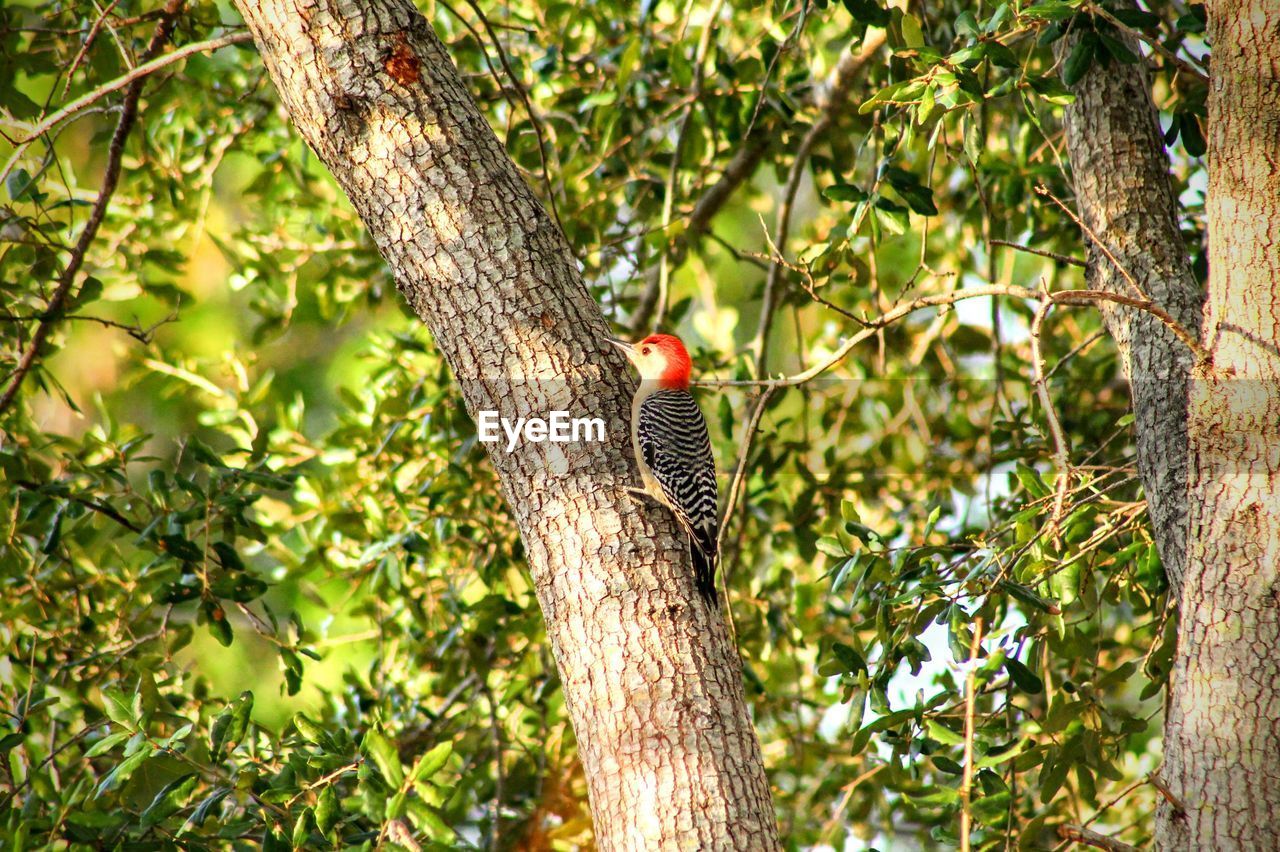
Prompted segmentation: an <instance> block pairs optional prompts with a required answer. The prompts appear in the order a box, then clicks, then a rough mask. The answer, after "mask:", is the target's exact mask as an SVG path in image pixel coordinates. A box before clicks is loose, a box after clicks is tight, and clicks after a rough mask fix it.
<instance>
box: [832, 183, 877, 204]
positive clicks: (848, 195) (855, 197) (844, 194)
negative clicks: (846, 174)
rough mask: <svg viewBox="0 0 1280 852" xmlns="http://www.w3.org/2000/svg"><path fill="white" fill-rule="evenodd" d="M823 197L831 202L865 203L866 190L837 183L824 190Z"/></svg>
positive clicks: (848, 184)
mask: <svg viewBox="0 0 1280 852" xmlns="http://www.w3.org/2000/svg"><path fill="white" fill-rule="evenodd" d="M822 196H823V197H824V198H826V199H829V200H831V201H865V200H866V199H867V193H866V191H865V190H863V189H860V188H858V187H856V186H854V185H853V184H851V183H837V184H834V185H832V186H829V187H827V188H826V189H824V190H822Z"/></svg>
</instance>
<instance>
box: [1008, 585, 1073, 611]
mask: <svg viewBox="0 0 1280 852" xmlns="http://www.w3.org/2000/svg"><path fill="white" fill-rule="evenodd" d="M996 587H997V588H999V589H1001V590H1003V591H1005V592H1008V593H1009V595H1010V596H1012V597H1013V598H1014V600H1017V601H1019V602H1021V603H1024V604H1029V605H1030V606H1033V607H1035V608H1036V609H1038V610H1041V611H1042V612H1047V613H1050V614H1051V615H1058V614H1059V613H1061V612H1062V608H1061V607H1059V606H1058V605H1057V604H1056V603H1054V602H1053V601H1051V600H1049V599H1048V598H1045V597H1041V596H1040V595H1038V594H1036V593H1035V592H1033V591H1031V589H1028V588H1027V587H1026V586H1024V585H1022V584H1021V583H1015V582H1013V581H1012V580H1001V581H1000V582H999V583H998V584H997V586H996Z"/></svg>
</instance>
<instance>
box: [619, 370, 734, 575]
mask: <svg viewBox="0 0 1280 852" xmlns="http://www.w3.org/2000/svg"><path fill="white" fill-rule="evenodd" d="M636 436H637V438H638V441H639V444H640V453H641V455H642V456H643V458H642V461H643V462H644V464H645V465H646V466H648V468H649V470H650V472H651V473H652V474H653V478H654V479H656V480H657V481H658V484H659V485H660V486H661V487H662V491H663V494H664V495H665V496H666V498H667V504H668V505H669V506H670V507H671V510H672V511H673V512H674V513H675V515H676V518H677V519H679V521H680V523H681V525H682V526H684V528H685V529H686V530H687V531H688V532H689V536H690V538H692V539H693V542H694V544H695V545H696V546H697V547H698V549H699V550H701V551H702V552H703V553H704V554H706V555H707V556H708V557H710V558H711V559H713V560H714V558H715V556H716V552H717V548H716V537H717V534H718V532H719V520H718V518H717V511H718V495H717V491H716V464H715V457H714V456H713V455H712V454H711V438H710V437H709V436H708V435H707V421H706V420H704V419H703V417H702V410H701V409H699V408H698V403H697V401H696V400H695V399H694V398H693V395H692V394H690V393H689V392H688V391H677V390H660V391H656V392H654V393H652V394H650V395H649V397H648V398H647V399H645V400H644V402H642V403H641V404H640V417H639V422H638V424H637V428H636Z"/></svg>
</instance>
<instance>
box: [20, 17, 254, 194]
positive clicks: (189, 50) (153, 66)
mask: <svg viewBox="0 0 1280 852" xmlns="http://www.w3.org/2000/svg"><path fill="white" fill-rule="evenodd" d="M252 39H253V36H252V34H250V33H248V32H236V33H230V34H228V35H224V36H220V37H219V38H213V39H209V40H208V41H198V42H195V43H193V44H186V45H183V46H182V47H180V48H178V49H177V50H175V51H173V52H172V53H166V54H165V55H164V56H156V57H154V58H152V59H150V60H148V61H146V62H143V63H142V64H141V65H139V66H138V67H137V68H134V69H133V70H132V71H130V72H129V73H128V74H123V75H121V76H119V77H117V78H115V79H114V80H112V81H111V82H109V83H104V84H103V85H101V86H99V87H98V88H96V89H94V90H93V91H92V92H88V93H86V94H84V95H81V96H80V97H78V98H76V99H75V100H74V101H72V102H71V103H69V104H67V105H66V106H64V107H63V108H62V109H60V110H58V111H57V112H55V113H54V114H53V115H50V116H48V117H46V118H45V119H44V120H42V121H41V122H40V123H39V124H37V125H36V126H35V127H33V128H32V129H31V132H30V133H29V134H27V137H26V138H25V139H23V140H21V141H19V142H17V145H16V147H15V148H14V150H13V154H12V155H10V157H9V161H8V162H7V163H5V166H4V170H3V171H0V182H3V181H4V179H5V178H7V177H8V176H9V172H11V171H13V166H14V164H15V163H17V162H18V158H19V157H21V156H22V153H23V152H24V151H26V149H27V147H28V146H30V145H31V143H32V142H34V141H36V140H37V139H39V138H40V137H41V136H43V135H44V134H46V133H48V132H49V131H50V130H52V129H53V128H55V127H57V126H58V125H59V124H61V123H62V122H64V121H66V120H67V119H69V118H71V117H72V116H73V115H75V114H76V113H78V112H80V111H81V110H83V109H84V108H85V107H87V106H89V105H90V104H92V103H94V102H95V101H97V100H99V99H100V98H103V97H105V96H107V95H109V94H111V93H112V92H118V91H120V90H121V89H123V88H125V87H126V86H131V85H132V84H133V83H135V82H137V81H138V80H141V79H142V78H144V77H147V76H149V75H151V74H154V73H155V72H157V71H159V70H160V69H161V68H165V67H167V66H169V65H172V64H173V63H175V62H179V61H181V60H183V59H186V58H187V57H188V56H192V55H193V54H196V53H207V52H210V51H214V50H218V49H220V48H223V47H227V46H229V45H233V44H243V43H244V42H247V41H251V40H252Z"/></svg>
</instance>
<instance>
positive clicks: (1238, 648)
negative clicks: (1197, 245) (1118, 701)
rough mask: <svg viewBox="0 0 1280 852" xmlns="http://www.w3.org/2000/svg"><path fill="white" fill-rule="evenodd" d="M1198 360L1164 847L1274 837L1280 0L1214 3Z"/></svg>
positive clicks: (1278, 792) (1217, 846)
mask: <svg viewBox="0 0 1280 852" xmlns="http://www.w3.org/2000/svg"><path fill="white" fill-rule="evenodd" d="M1209 22H1210V41H1211V42H1212V44H1213V82H1212V84H1211V86H1210V89H1209V92H1210V94H1209V102H1208V106H1209V134H1208V141H1209V152H1208V156H1209V192H1208V197H1207V203H1206V213H1207V215H1208V224H1209V235H1210V239H1209V297H1208V301H1207V302H1206V305H1205V317H1204V337H1203V340H1204V345H1205V347H1206V349H1208V350H1209V354H1210V359H1209V362H1208V363H1207V364H1204V365H1202V366H1201V367H1199V368H1197V370H1196V375H1195V379H1194V382H1193V384H1192V390H1191V402H1190V408H1189V421H1188V433H1189V436H1190V446H1191V466H1190V470H1191V473H1190V505H1191V511H1190V527H1189V540H1188V548H1187V571H1186V581H1185V584H1184V586H1183V589H1182V595H1181V600H1180V603H1181V620H1180V623H1179V628H1178V656H1177V659H1176V663H1175V667H1174V672H1173V683H1172V686H1171V694H1170V696H1169V705H1168V718H1167V720H1166V724H1165V759H1164V767H1163V768H1162V769H1161V775H1162V777H1163V778H1164V780H1165V783H1166V784H1167V785H1168V786H1169V788H1170V790H1171V791H1172V793H1173V794H1174V795H1175V796H1176V797H1177V798H1178V799H1180V800H1181V802H1182V804H1183V806H1184V807H1185V813H1179V812H1178V810H1177V809H1176V808H1174V807H1173V806H1172V805H1170V804H1169V803H1168V802H1165V803H1163V804H1162V805H1161V808H1160V812H1159V816H1158V823H1157V835H1156V836H1157V841H1158V843H1159V845H1160V846H1161V847H1162V848H1165V849H1178V850H1181V849H1213V850H1230V849H1250V850H1254V849H1280V349H1277V343H1278V342H1280V37H1278V36H1277V34H1278V33H1280V6H1277V5H1276V3H1275V0H1248V2H1244V3H1226V2H1222V0H1219V2H1217V3H1216V4H1210V14H1209Z"/></svg>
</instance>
